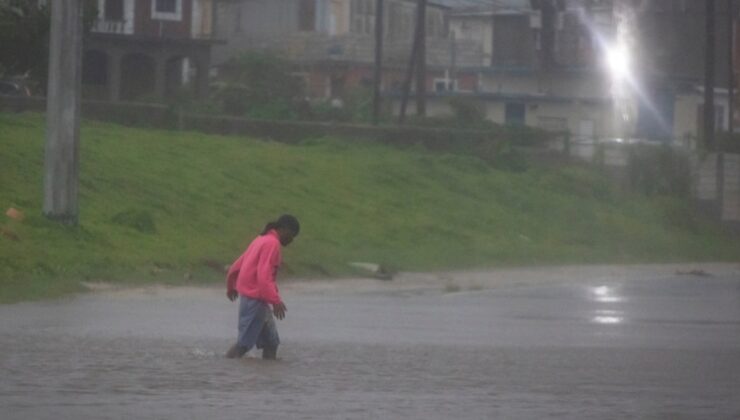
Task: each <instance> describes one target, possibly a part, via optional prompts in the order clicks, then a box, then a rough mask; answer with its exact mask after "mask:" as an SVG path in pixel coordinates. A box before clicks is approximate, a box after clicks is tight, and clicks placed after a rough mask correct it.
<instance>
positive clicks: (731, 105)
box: [727, 0, 735, 139]
mask: <svg viewBox="0 0 740 420" xmlns="http://www.w3.org/2000/svg"><path fill="white" fill-rule="evenodd" d="M733 3H734V2H733V1H732V0H727V34H728V35H727V37H728V38H729V40H728V42H727V94H728V97H727V110H728V114H727V115H728V120H727V127H728V132H729V134H730V139H732V134H733V132H734V131H735V121H734V120H735V118H734V117H735V14H734V7H733V6H734V4H733Z"/></svg>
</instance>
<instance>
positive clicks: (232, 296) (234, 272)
mask: <svg viewBox="0 0 740 420" xmlns="http://www.w3.org/2000/svg"><path fill="white" fill-rule="evenodd" d="M243 258H244V254H242V255H241V256H240V257H239V258H237V260H236V261H234V263H233V264H231V267H229V271H228V272H227V273H226V297H227V298H229V300H230V301H232V302H233V301H235V300H236V298H237V297H239V292H237V291H236V279H237V278H238V277H239V270H240V269H241V266H242V259H243Z"/></svg>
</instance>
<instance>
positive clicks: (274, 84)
mask: <svg viewBox="0 0 740 420" xmlns="http://www.w3.org/2000/svg"><path fill="white" fill-rule="evenodd" d="M291 71H292V68H291V65H290V64H289V63H288V62H287V61H285V60H283V59H281V58H280V57H278V56H276V55H274V54H272V53H269V52H257V51H252V52H248V53H244V54H242V55H240V56H239V57H236V58H234V59H232V60H230V61H229V62H228V63H226V64H225V65H224V67H223V80H224V82H225V83H224V84H223V85H222V86H221V88H220V89H219V91H218V92H217V93H216V96H217V100H219V101H220V102H221V103H222V106H223V108H224V111H225V112H227V113H229V114H232V115H246V116H250V117H255V118H268V119H273V118H278V119H280V118H291V117H295V116H296V114H297V113H298V111H299V110H298V107H299V104H300V103H301V100H302V98H303V96H304V86H303V83H302V81H301V80H300V79H298V78H297V77H295V76H294V75H293V74H291Z"/></svg>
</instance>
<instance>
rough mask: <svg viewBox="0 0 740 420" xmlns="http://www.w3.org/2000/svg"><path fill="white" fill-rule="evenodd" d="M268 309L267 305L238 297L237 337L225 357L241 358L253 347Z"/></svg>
mask: <svg viewBox="0 0 740 420" xmlns="http://www.w3.org/2000/svg"><path fill="white" fill-rule="evenodd" d="M268 309H269V308H268V307H267V305H266V304H265V303H264V302H262V301H260V300H257V299H252V298H248V297H246V296H240V297H239V335H238V337H237V340H236V344H234V345H233V346H232V347H231V348H230V349H229V351H227V352H226V357H228V358H238V357H242V356H244V354H245V353H246V352H248V351H249V349H251V348H252V347H253V346H254V345H255V343H256V342H257V339H258V338H259V335H260V332H261V331H262V326H263V325H264V323H265V314H266V313H267V312H268Z"/></svg>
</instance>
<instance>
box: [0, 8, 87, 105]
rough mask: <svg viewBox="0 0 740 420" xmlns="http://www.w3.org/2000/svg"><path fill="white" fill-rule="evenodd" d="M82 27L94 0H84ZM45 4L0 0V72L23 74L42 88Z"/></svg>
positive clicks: (45, 66)
mask: <svg viewBox="0 0 740 420" xmlns="http://www.w3.org/2000/svg"><path fill="white" fill-rule="evenodd" d="M83 14H84V19H83V25H84V28H85V30H86V31H87V30H89V29H90V27H92V23H93V21H94V19H95V17H96V16H97V14H98V13H97V1H95V0H85V1H84V12H83ZM49 19H50V13H49V6H48V5H47V4H39V3H38V2H36V1H31V0H5V1H0V76H26V77H28V78H29V79H30V80H32V81H33V82H35V83H36V84H37V85H38V86H39V87H40V88H41V90H42V91H43V90H45V86H46V82H47V78H48V77H47V76H48V68H49V25H50V23H49V22H50V20H49Z"/></svg>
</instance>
